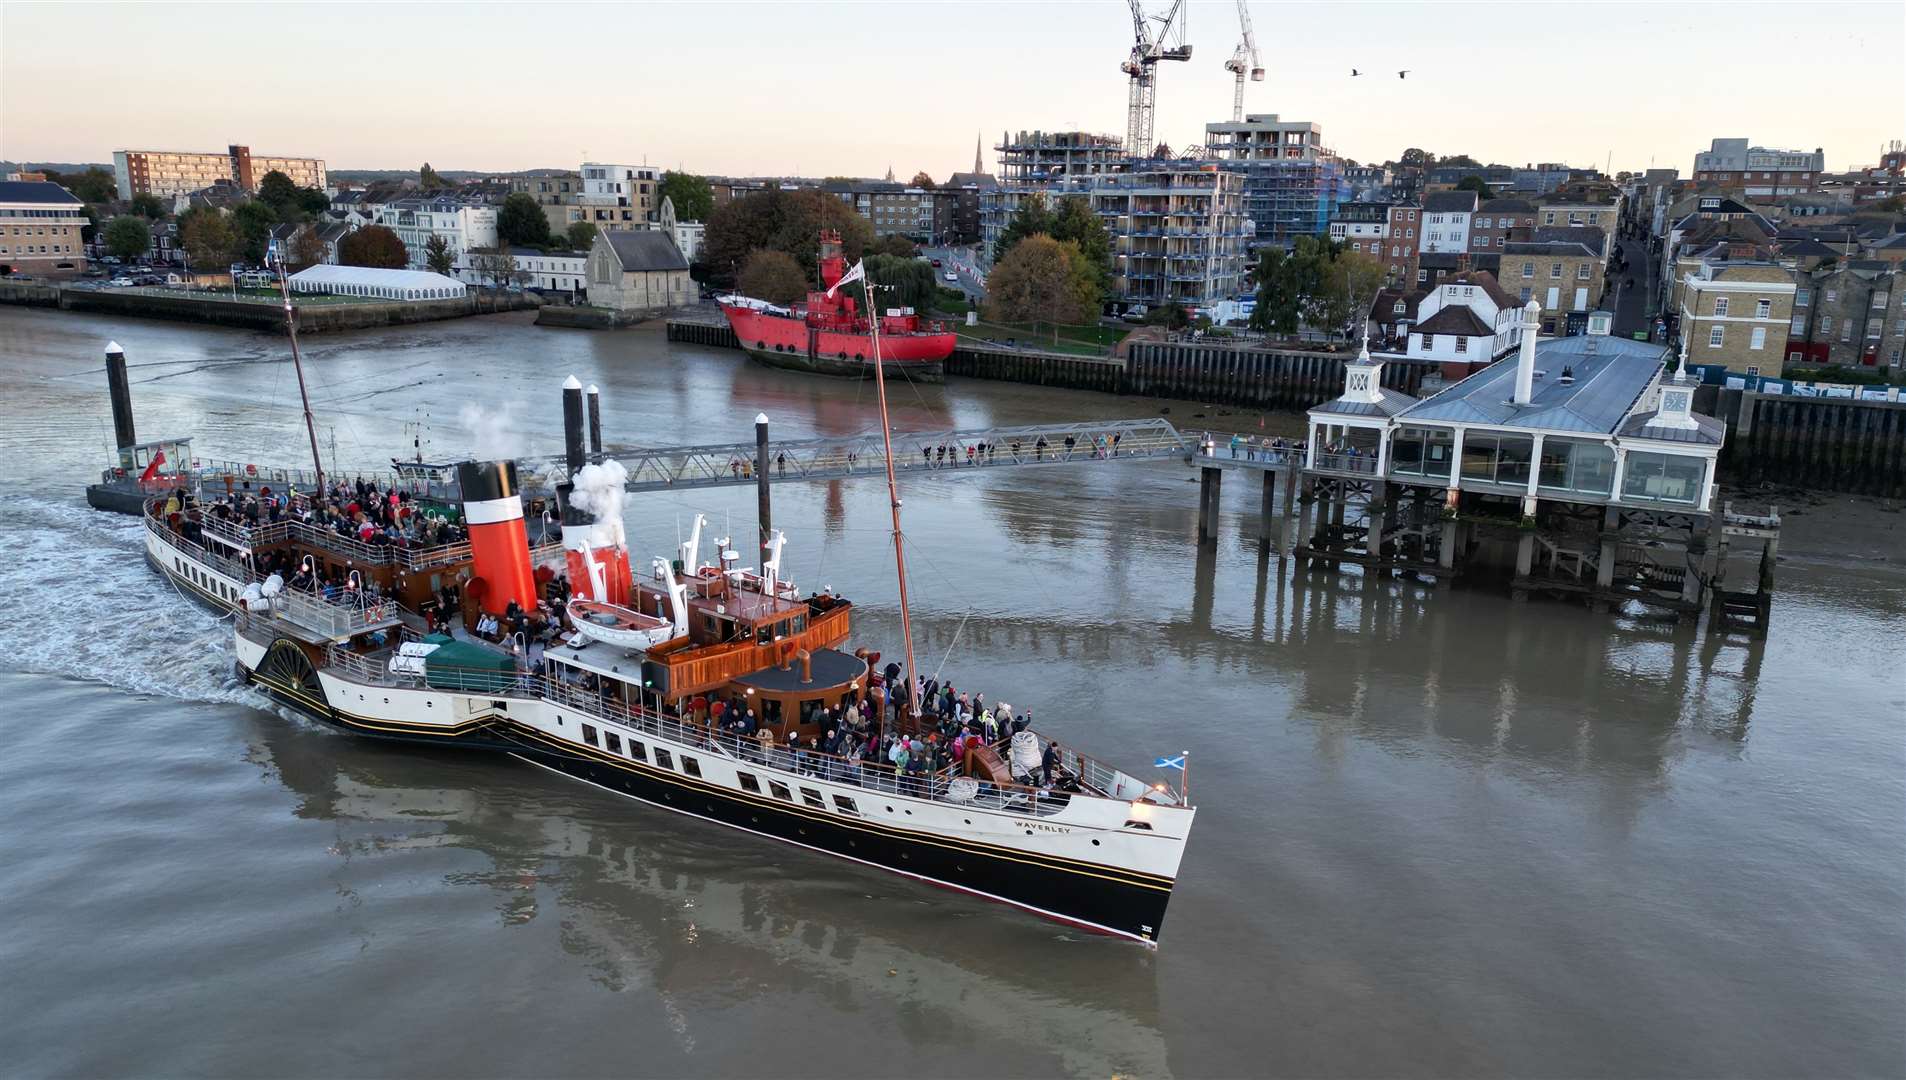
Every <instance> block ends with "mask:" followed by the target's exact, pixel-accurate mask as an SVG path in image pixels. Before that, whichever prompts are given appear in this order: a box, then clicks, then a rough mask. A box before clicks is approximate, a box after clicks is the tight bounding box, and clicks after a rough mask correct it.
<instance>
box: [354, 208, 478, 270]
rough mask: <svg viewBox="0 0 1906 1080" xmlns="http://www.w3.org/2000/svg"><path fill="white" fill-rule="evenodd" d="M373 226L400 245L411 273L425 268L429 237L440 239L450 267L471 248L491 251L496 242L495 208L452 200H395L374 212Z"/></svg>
mask: <svg viewBox="0 0 1906 1080" xmlns="http://www.w3.org/2000/svg"><path fill="white" fill-rule="evenodd" d="M377 224H379V225H382V226H384V227H385V228H388V229H390V230H391V231H392V232H394V233H396V234H397V238H398V239H399V240H402V241H403V242H404V248H405V250H406V251H407V252H408V253H409V255H410V260H409V265H410V268H411V269H413V270H421V269H423V267H424V266H425V265H427V264H426V262H425V259H426V257H427V255H428V246H429V243H430V238H431V237H433V236H441V237H442V238H443V241H444V244H445V245H446V246H447V247H448V248H449V251H450V259H451V263H452V265H454V264H455V263H456V260H458V259H460V258H462V256H463V254H464V253H465V252H467V251H469V250H470V249H472V248H493V247H495V246H496V243H497V237H496V207H494V206H485V205H483V204H481V203H471V202H465V201H463V200H461V199H455V198H448V197H443V198H417V199H397V200H395V201H393V202H390V203H387V204H385V205H384V206H383V207H382V208H381V209H379V210H378V212H377Z"/></svg>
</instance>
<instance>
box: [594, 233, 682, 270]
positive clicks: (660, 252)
mask: <svg viewBox="0 0 1906 1080" xmlns="http://www.w3.org/2000/svg"><path fill="white" fill-rule="evenodd" d="M597 235H598V236H600V237H601V238H602V239H603V240H604V241H605V242H607V243H608V245H609V247H610V249H611V250H613V251H614V252H615V257H616V261H617V262H619V263H621V264H622V271H623V273H640V272H644V271H650V270H686V269H688V260H687V259H684V258H682V252H681V249H680V248H677V247H676V246H675V238H674V237H672V236H670V235H668V234H667V233H665V232H659V231H657V230H654V229H636V230H632V231H631V230H624V231H621V232H607V233H598V234H597Z"/></svg>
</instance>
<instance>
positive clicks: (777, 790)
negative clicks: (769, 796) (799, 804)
mask: <svg viewBox="0 0 1906 1080" xmlns="http://www.w3.org/2000/svg"><path fill="white" fill-rule="evenodd" d="M768 790H769V791H771V792H773V793H774V797H775V798H777V799H781V800H783V801H784V802H793V801H794V793H793V792H791V791H789V790H788V786H787V785H786V784H783V783H782V782H781V781H779V780H770V781H768Z"/></svg>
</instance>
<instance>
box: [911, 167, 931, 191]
mask: <svg viewBox="0 0 1906 1080" xmlns="http://www.w3.org/2000/svg"><path fill="white" fill-rule="evenodd" d="M908 186H910V187H917V188H926V189H927V190H928V191H931V190H933V189H934V188H936V187H939V185H938V184H935V183H934V182H933V178H932V177H931V176H928V175H927V172H926V170H925V169H921V170H920V171H919V172H917V173H914V174H913V179H912V180H910V181H908Z"/></svg>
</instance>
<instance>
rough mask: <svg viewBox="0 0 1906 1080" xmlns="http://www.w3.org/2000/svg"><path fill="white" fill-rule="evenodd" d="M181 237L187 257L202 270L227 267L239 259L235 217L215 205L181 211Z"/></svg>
mask: <svg viewBox="0 0 1906 1080" xmlns="http://www.w3.org/2000/svg"><path fill="white" fill-rule="evenodd" d="M179 241H180V242H181V243H183V244H184V245H185V257H186V258H187V259H189V260H191V263H192V265H193V266H195V267H197V268H198V269H200V270H217V271H221V272H222V271H224V270H225V269H226V268H227V267H229V266H231V264H232V263H233V262H236V261H237V259H238V233H237V231H236V230H235V229H233V228H232V222H231V219H230V218H228V217H226V216H225V215H224V214H223V213H221V212H219V211H218V210H215V209H213V208H211V207H198V208H195V209H191V210H187V211H186V212H185V213H183V214H180V215H179Z"/></svg>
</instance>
